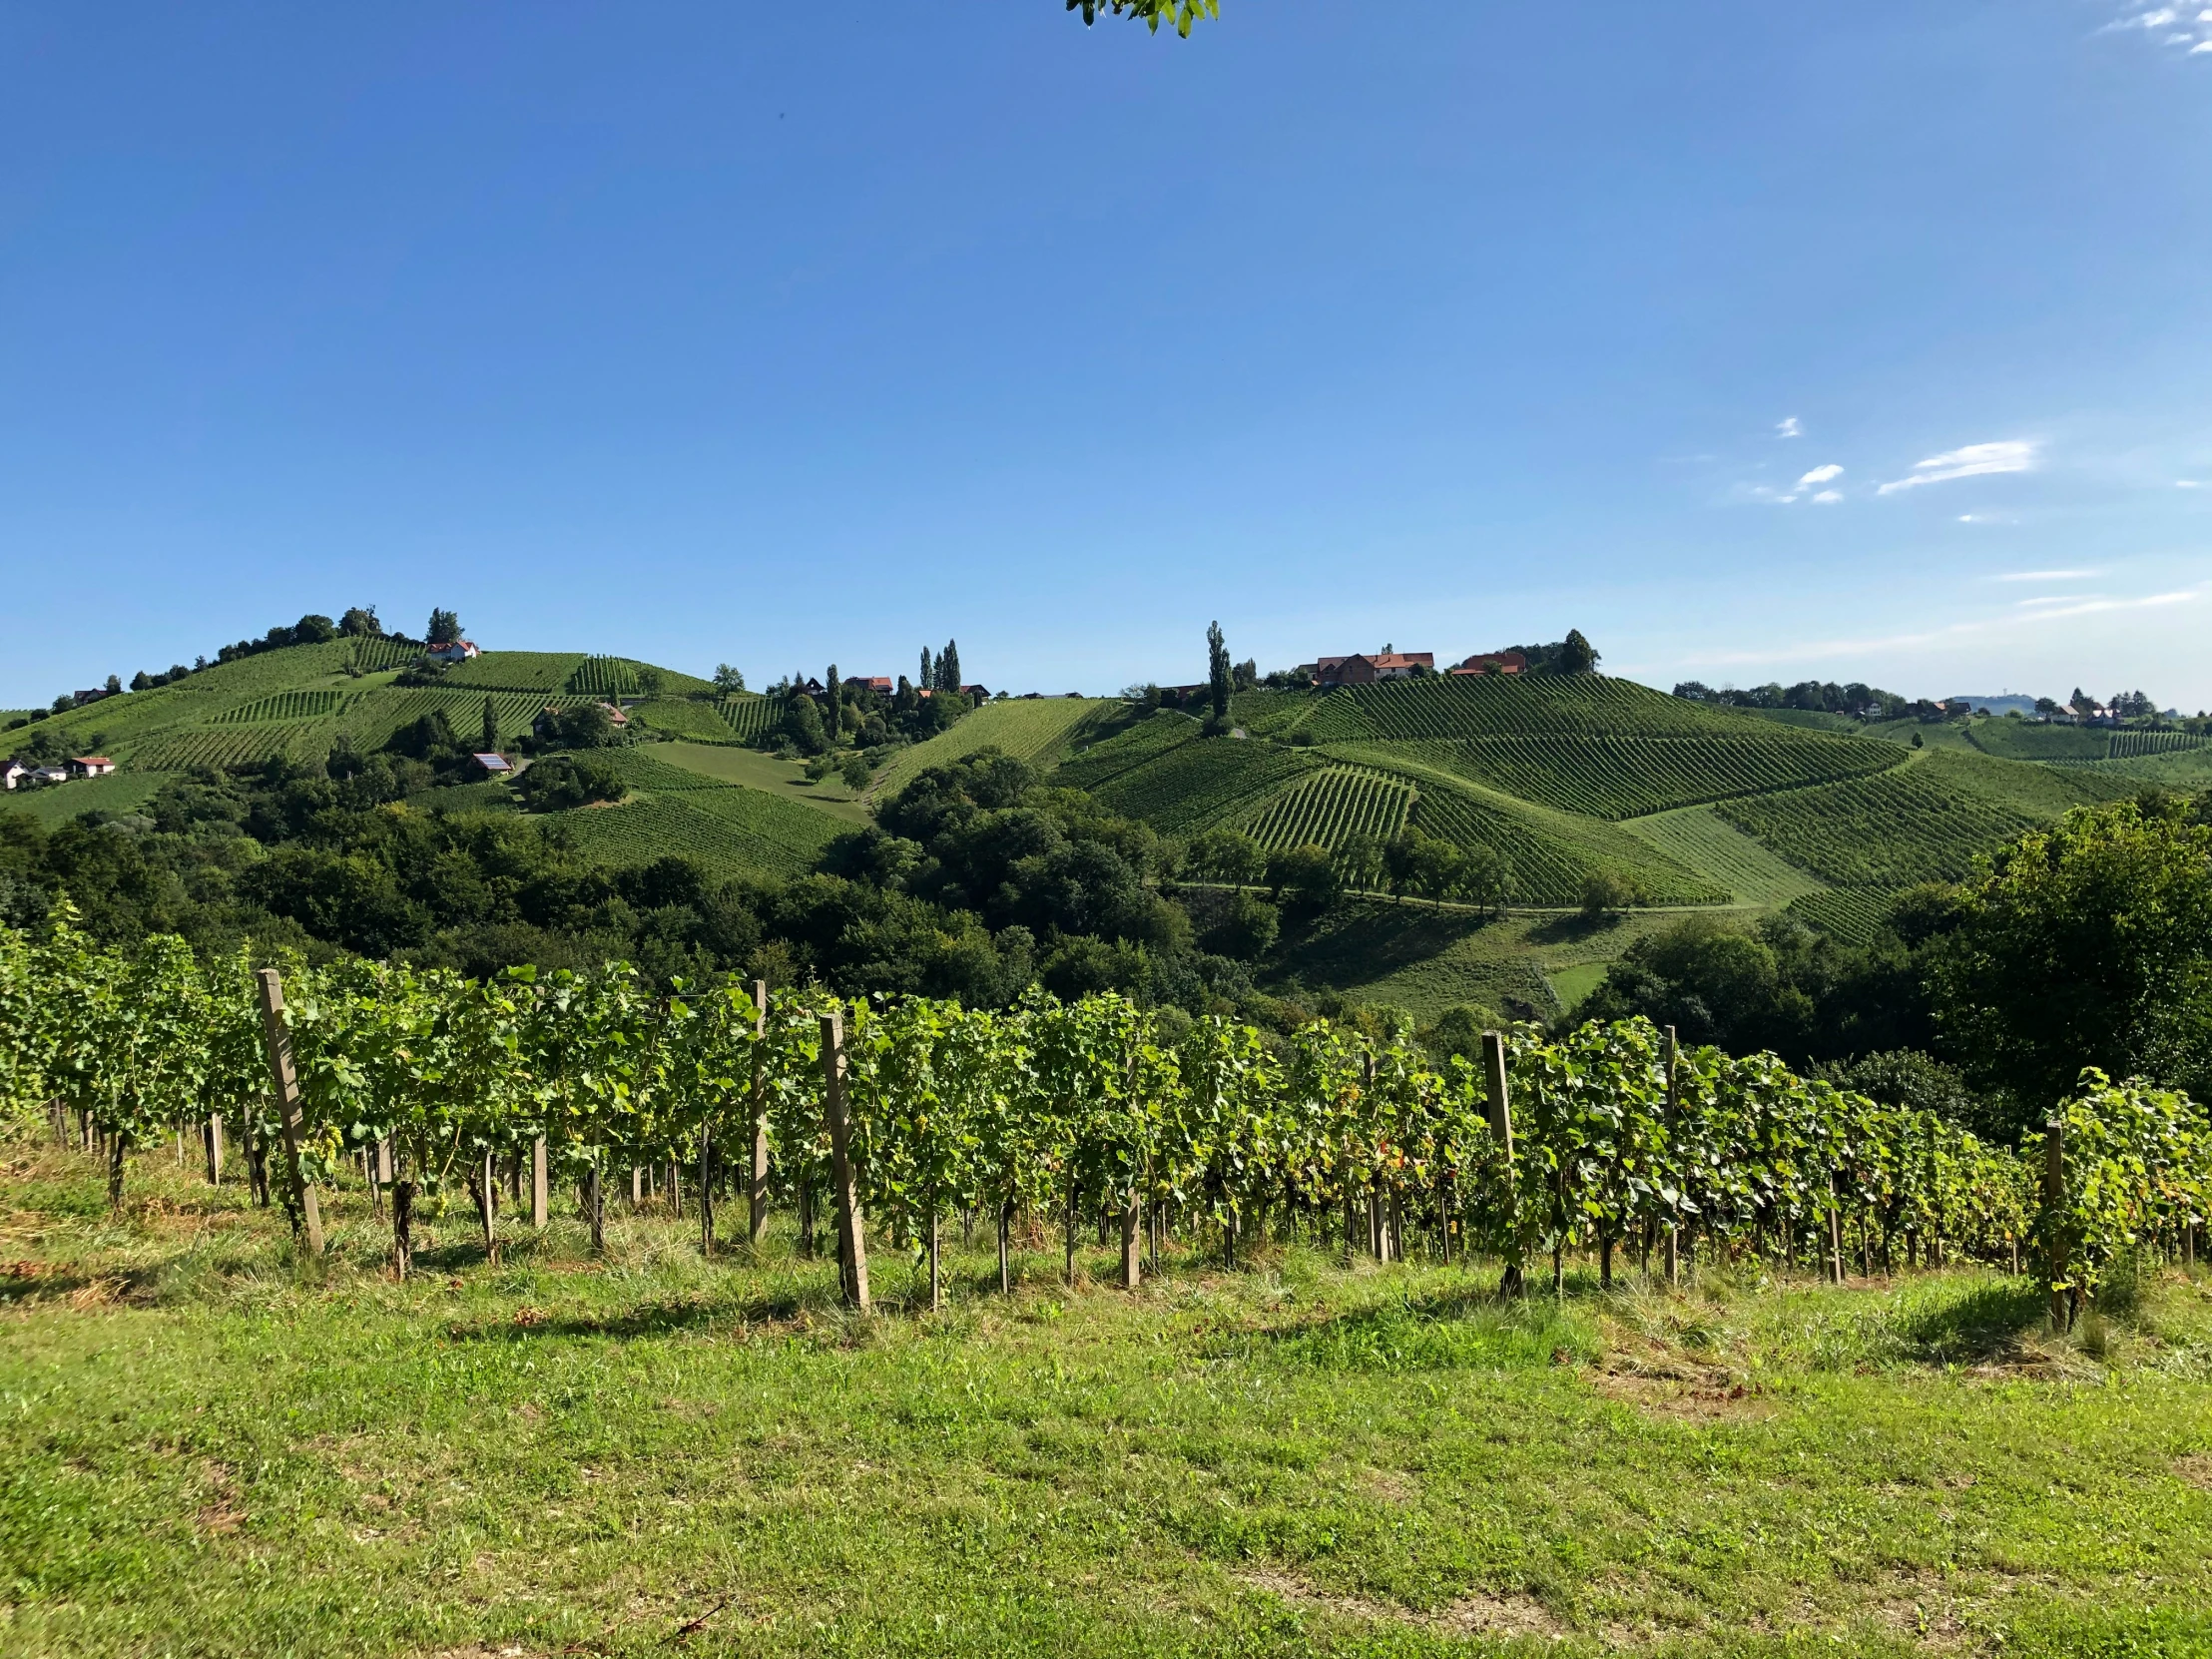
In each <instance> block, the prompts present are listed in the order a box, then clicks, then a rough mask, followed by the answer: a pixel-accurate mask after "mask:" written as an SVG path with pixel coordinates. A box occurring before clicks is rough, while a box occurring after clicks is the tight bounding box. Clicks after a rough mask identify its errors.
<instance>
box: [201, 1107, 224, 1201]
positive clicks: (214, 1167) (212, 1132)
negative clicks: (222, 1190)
mask: <svg viewBox="0 0 2212 1659" xmlns="http://www.w3.org/2000/svg"><path fill="white" fill-rule="evenodd" d="M200 1143H201V1145H202V1146H203V1147H205V1148H206V1150H207V1154H208V1185H209V1186H211V1187H220V1186H222V1185H223V1115H222V1114H221V1113H220V1112H210V1113H209V1114H208V1121H207V1122H206V1123H204V1124H202V1125H201V1126H200Z"/></svg>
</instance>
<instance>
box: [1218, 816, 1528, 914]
mask: <svg viewBox="0 0 2212 1659" xmlns="http://www.w3.org/2000/svg"><path fill="white" fill-rule="evenodd" d="M1183 868H1184V871H1185V873H1187V874H1189V875H1191V876H1194V877H1196V878H1198V879H1201V880H1212V881H1225V882H1228V883H1231V884H1232V885H1236V886H1261V885H1264V886H1267V887H1269V888H1271V889H1272V890H1273V892H1274V894H1275V897H1276V898H1277V899H1278V900H1279V901H1280V900H1282V899H1284V898H1285V897H1286V896H1287V897H1288V898H1289V899H1290V900H1291V902H1293V903H1294V904H1295V905H1297V906H1298V907H1299V908H1301V909H1302V910H1305V911H1309V912H1312V911H1319V910H1323V909H1326V908H1328V906H1329V905H1330V904H1332V903H1334V902H1335V901H1336V899H1337V897H1338V895H1339V894H1340V893H1341V892H1342V891H1344V890H1345V889H1346V888H1348V887H1349V888H1353V889H1356V890H1359V891H1364V892H1387V893H1389V894H1390V895H1391V896H1392V897H1395V898H1407V897H1417V898H1427V899H1432V900H1438V901H1441V900H1444V899H1456V900H1459V901H1461V902H1464V903H1469V904H1475V905H1480V906H1483V907H1485V908H1490V909H1501V908H1502V907H1503V906H1504V904H1505V903H1506V901H1507V900H1508V899H1509V898H1511V896H1512V891H1513V871H1512V865H1511V862H1510V861H1509V860H1508V859H1507V858H1505V856H1504V855H1503V854H1501V853H1499V852H1497V851H1495V850H1494V849H1493V848H1490V847H1487V846H1480V845H1474V846H1461V845H1459V844H1457V843H1456V842H1453V841H1447V840H1443V839H1440V838H1438V837H1437V836H1434V835H1428V834H1424V833H1422V832H1421V831H1420V830H1416V829H1412V828H1407V829H1405V830H1400V831H1399V832H1398V833H1397V834H1395V835H1393V836H1390V837H1389V838H1388V839H1384V838H1383V837H1381V836H1378V835H1368V834H1359V835H1351V836H1348V837H1347V838H1346V839H1345V840H1344V841H1343V842H1342V843H1341V844H1339V845H1338V846H1337V847H1336V848H1335V849H1334V850H1332V849H1331V848H1329V847H1325V846H1319V845H1315V844H1312V843H1308V844H1305V845H1301V846H1290V847H1278V848H1276V849H1274V850H1273V851H1270V850H1268V849H1266V848H1263V847H1262V846H1261V845H1260V843H1259V842H1258V841H1256V840H1254V839H1253V838H1252V837H1251V836H1250V835H1247V834H1245V833H1244V832H1243V831H1242V830H1227V829H1223V830H1207V831H1205V832H1204V833H1203V834H1201V835H1199V836H1198V837H1197V838H1196V839H1194V840H1193V841H1192V842H1191V843H1190V846H1189V848H1188V849H1187V851H1186V853H1185V857H1184V863H1183Z"/></svg>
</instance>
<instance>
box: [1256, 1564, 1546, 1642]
mask: <svg viewBox="0 0 2212 1659" xmlns="http://www.w3.org/2000/svg"><path fill="white" fill-rule="evenodd" d="M1237 1576H1238V1578H1239V1579H1240V1580H1241V1581H1242V1582H1243V1583H1245V1584H1247V1585H1249V1586H1251V1587H1252V1588H1253V1589H1255V1590H1265V1591H1267V1592H1268V1594H1270V1595H1274V1596H1280V1597H1282V1599H1283V1600H1285V1601H1288V1602H1293V1603H1296V1604H1297V1605H1298V1606H1301V1607H1317V1608H1321V1609H1324V1610H1326V1611H1328V1612H1331V1613H1335V1614H1336V1615H1338V1616H1339V1617H1340V1618H1347V1619H1358V1620H1360V1621H1361V1622H1363V1623H1367V1624H1396V1625H1411V1626H1417V1627H1419V1628H1421V1629H1426V1630H1437V1631H1447V1632H1449V1633H1451V1634H1453V1635H1463V1636H1472V1635H1482V1636H1564V1635H1566V1634H1567V1631H1568V1626H1567V1625H1565V1624H1564V1623H1562V1622H1561V1621H1560V1620H1559V1618H1558V1617H1557V1616H1556V1615H1555V1614H1553V1612H1552V1611H1551V1609H1550V1608H1548V1607H1546V1606H1545V1605H1544V1604H1543V1603H1542V1602H1540V1601H1538V1600H1537V1599H1536V1598H1535V1597H1534V1596H1531V1595H1466V1596H1460V1597H1459V1598H1458V1599H1456V1600H1454V1601H1451V1602H1448V1603H1446V1604H1445V1605H1444V1606H1442V1607H1437V1608H1432V1609H1428V1610H1425V1611H1424V1610H1422V1609H1420V1608H1414V1607H1405V1606H1401V1605H1398V1604H1396V1603H1392V1602H1386V1601H1375V1600H1371V1599H1370V1598H1369V1597H1367V1596H1359V1595H1349V1594H1345V1593H1343V1592H1339V1591H1335V1590H1323V1589H1320V1588H1317V1587H1316V1586H1315V1585H1313V1584H1310V1583H1308V1582H1307V1581H1306V1580H1305V1579H1303V1578H1301V1577H1299V1576H1298V1575H1297V1574H1296V1573H1291V1572H1285V1571H1283V1570H1282V1569H1281V1568H1277V1567H1260V1568H1254V1569H1252V1570H1249V1571H1246V1572H1242V1573H1239V1574H1238V1575H1237Z"/></svg>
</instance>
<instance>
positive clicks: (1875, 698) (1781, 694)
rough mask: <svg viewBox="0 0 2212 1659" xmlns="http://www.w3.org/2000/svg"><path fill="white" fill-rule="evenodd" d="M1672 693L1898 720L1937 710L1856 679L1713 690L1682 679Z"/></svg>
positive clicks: (1730, 703)
mask: <svg viewBox="0 0 2212 1659" xmlns="http://www.w3.org/2000/svg"><path fill="white" fill-rule="evenodd" d="M1674 695H1675V696H1677V697H1681V698H1687V699H1688V700H1689V701H1691V702H1693V703H1718V704H1721V705H1724V706H1725V707H1728V708H1731V709H1805V710H1811V711H1814V712H1817V713H1821V714H1830V715H1865V716H1868V717H1870V718H1873V719H1878V720H1897V719H1901V718H1903V717H1904V716H1906V715H1907V714H1910V713H1914V712H1917V711H1918V710H1919V709H1921V708H1922V707H1924V706H1925V707H1926V708H1927V709H1929V710H1930V711H1935V712H1936V713H1937V715H1938V718H1939V705H1936V704H1933V703H1921V704H1916V703H1915V702H1913V701H1912V700H1911V699H1909V698H1904V697H1900V696H1899V695H1898V694H1897V693H1896V692H1892V691H1884V690H1883V689H1882V688H1881V687H1880V686H1870V685H1867V684H1865V683H1864V682H1863V681H1859V680H1854V681H1852V682H1851V683H1850V684H1848V685H1841V686H1840V685H1838V684H1837V683H1836V682H1835V681H1833V680H1800V681H1799V682H1798V683H1797V684H1796V685H1794V686H1783V685H1780V684H1778V683H1777V684H1768V685H1764V686H1753V687H1752V688H1751V689H1750V690H1748V691H1737V690H1734V689H1732V688H1728V687H1721V688H1718V689H1716V688H1714V687H1712V686H1708V685H1706V684H1705V683H1704V682H1703V681H1700V680H1685V681H1683V682H1682V683H1681V684H1680V685H1678V686H1676V687H1675V688H1674Z"/></svg>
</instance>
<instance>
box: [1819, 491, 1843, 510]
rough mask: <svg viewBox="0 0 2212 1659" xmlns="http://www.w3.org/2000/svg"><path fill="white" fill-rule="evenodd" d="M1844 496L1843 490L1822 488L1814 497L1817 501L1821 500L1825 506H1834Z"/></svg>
mask: <svg viewBox="0 0 2212 1659" xmlns="http://www.w3.org/2000/svg"><path fill="white" fill-rule="evenodd" d="M1843 498H1844V492H1843V491H1842V490H1822V491H1821V493H1820V494H1818V495H1816V496H1814V497H1813V499H1814V500H1815V501H1817V502H1819V503H1820V504H1821V505H1822V506H1824V507H1833V506H1835V505H1836V503H1837V502H1839V501H1841V500H1843Z"/></svg>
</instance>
